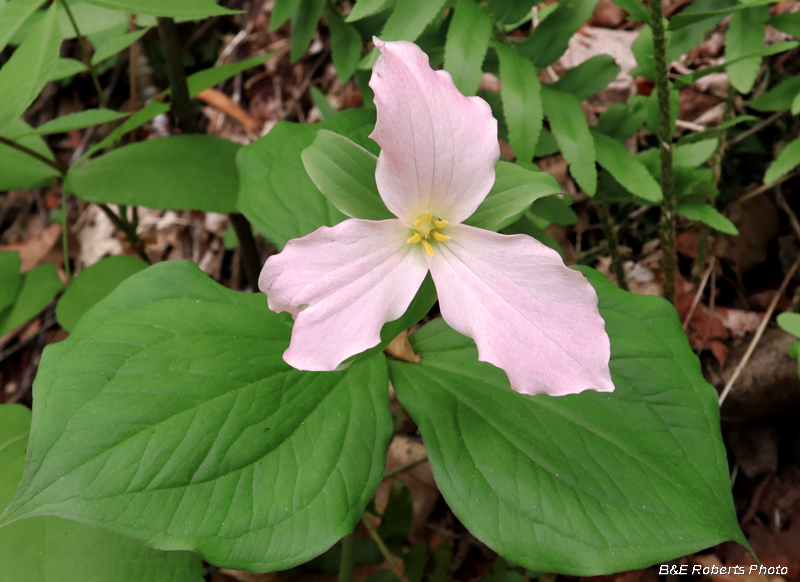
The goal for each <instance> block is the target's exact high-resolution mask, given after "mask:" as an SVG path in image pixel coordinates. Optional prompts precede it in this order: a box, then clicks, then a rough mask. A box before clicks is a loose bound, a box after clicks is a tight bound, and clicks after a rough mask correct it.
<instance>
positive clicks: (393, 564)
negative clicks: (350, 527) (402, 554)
mask: <svg viewBox="0 0 800 582" xmlns="http://www.w3.org/2000/svg"><path fill="white" fill-rule="evenodd" d="M361 523H363V524H364V527H365V528H367V531H368V532H369V537H371V538H372V541H373V542H375V545H376V546H378V550H379V551H380V553H381V554H382V555H383V558H384V560H386V562H387V563H388V564H389V567H390V568H391V569H392V572H394V575H395V576H397V577H398V578H400V580H402V581H403V582H409V580H408V578H406V576H405V574H404V573H403V571H402V570H401V569H400V566H399V564H398V563H397V559H396V558H395V557H394V556H393V555H392V553H391V552H390V551H389V548H387V547H386V544H384V543H383V540H382V539H381V536H379V535H378V531H377V530H376V529H375V526H373V525H372V523H371V522H370V521H369V519H367V518H366V515H365V516H362V517H361Z"/></svg>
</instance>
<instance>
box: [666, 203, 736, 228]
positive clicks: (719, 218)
mask: <svg viewBox="0 0 800 582" xmlns="http://www.w3.org/2000/svg"><path fill="white" fill-rule="evenodd" d="M675 212H676V213H677V215H678V216H682V217H683V218H687V219H689V220H697V221H699V222H702V223H703V224H706V225H708V226H710V227H711V228H713V229H715V230H718V231H720V232H724V233H725V234H730V235H734V236H736V235H737V234H739V230H738V229H737V228H736V225H734V224H733V223H732V222H731V221H730V220H729V219H728V218H727V217H726V216H723V215H722V214H720V212H719V210H717V209H716V208H714V207H713V206H711V205H710V204H696V203H690V202H680V203H678V205H677V207H676V208H675Z"/></svg>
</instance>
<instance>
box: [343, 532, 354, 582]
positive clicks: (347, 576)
mask: <svg viewBox="0 0 800 582" xmlns="http://www.w3.org/2000/svg"><path fill="white" fill-rule="evenodd" d="M355 541H356V536H355V533H353V532H350V533H349V534H347V535H346V536H344V537H343V538H342V559H341V560H340V562H339V582H353V565H354V562H355V555H354V550H355Z"/></svg>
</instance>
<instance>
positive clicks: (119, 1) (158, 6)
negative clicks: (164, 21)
mask: <svg viewBox="0 0 800 582" xmlns="http://www.w3.org/2000/svg"><path fill="white" fill-rule="evenodd" d="M85 1H86V2H87V3H88V4H94V5H95V6H100V7H101V8H108V9H110V10H116V11H119V12H129V13H131V12H132V13H134V14H151V15H153V16H171V17H173V18H180V19H194V20H199V19H201V18H208V17H209V16H217V15H220V14H237V13H238V11H236V10H228V9H227V8H223V7H222V6H218V5H217V3H216V1H215V0H170V1H169V2H164V0H85Z"/></svg>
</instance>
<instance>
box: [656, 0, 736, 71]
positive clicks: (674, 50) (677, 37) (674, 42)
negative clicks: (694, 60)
mask: <svg viewBox="0 0 800 582" xmlns="http://www.w3.org/2000/svg"><path fill="white" fill-rule="evenodd" d="M735 4H736V0H694V1H693V2H691V3H689V4H688V5H686V8H685V9H683V10H682V11H681V14H683V15H688V14H697V13H700V12H708V11H710V10H722V9H725V8H728V7H729V6H734V5H735ZM723 18H725V15H724V14H720V15H718V16H711V17H709V18H704V19H703V20H701V21H699V22H695V23H694V24H690V25H688V26H685V27H683V28H681V29H679V30H674V31H670V30H667V38H668V39H669V41H668V46H667V62H668V63H669V62H672V61H676V60H678V59H680V57H681V56H682V55H685V54H687V53H688V52H689V51H691V50H692V49H694V48H696V47H697V46H698V45H699V44H700V43H701V42H702V41H703V39H704V38H705V37H706V35H708V33H709V32H711V30H712V29H713V28H714V27H715V26H717V25H718V24H719V23H720V22H721V21H722V19H723ZM664 25H665V26H666V27H667V28H668V27H669V22H668V21H666V20H665V21H664Z"/></svg>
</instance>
